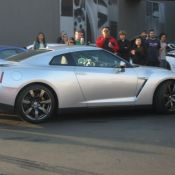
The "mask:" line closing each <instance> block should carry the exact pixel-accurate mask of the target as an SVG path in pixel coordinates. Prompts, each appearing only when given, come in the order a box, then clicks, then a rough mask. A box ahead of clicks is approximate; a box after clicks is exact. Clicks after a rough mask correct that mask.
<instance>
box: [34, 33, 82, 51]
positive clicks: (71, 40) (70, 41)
mask: <svg viewBox="0 0 175 175" xmlns="http://www.w3.org/2000/svg"><path fill="white" fill-rule="evenodd" d="M57 43H59V44H66V45H69V46H72V45H84V44H85V40H84V32H83V31H82V30H79V31H76V32H75V36H74V37H68V35H67V34H66V33H65V32H61V34H60V36H59V37H58V38H57ZM45 48H47V42H46V37H45V34H44V33H42V32H40V33H38V35H37V37H36V40H35V41H34V46H33V49H34V50H37V49H45Z"/></svg>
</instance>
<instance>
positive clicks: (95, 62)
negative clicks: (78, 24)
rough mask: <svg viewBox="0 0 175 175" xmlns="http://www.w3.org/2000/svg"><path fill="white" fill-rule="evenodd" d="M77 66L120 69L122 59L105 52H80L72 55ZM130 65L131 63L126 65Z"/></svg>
mask: <svg viewBox="0 0 175 175" xmlns="http://www.w3.org/2000/svg"><path fill="white" fill-rule="evenodd" d="M72 56H73V58H74V61H75V64H76V65H77V66H84V67H104V68H113V67H120V64H121V62H124V63H125V61H123V60H122V59H121V58H119V57H117V56H115V55H113V54H110V53H108V52H106V51H104V50H92V51H80V52H74V53H72ZM126 64H129V63H126Z"/></svg>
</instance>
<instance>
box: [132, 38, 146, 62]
mask: <svg viewBox="0 0 175 175" xmlns="http://www.w3.org/2000/svg"><path fill="white" fill-rule="evenodd" d="M131 57H132V62H133V63H134V64H139V65H145V64H146V50H145V47H144V46H143V43H142V39H141V38H140V37H138V38H136V39H135V44H134V46H133V48H132V50H131Z"/></svg>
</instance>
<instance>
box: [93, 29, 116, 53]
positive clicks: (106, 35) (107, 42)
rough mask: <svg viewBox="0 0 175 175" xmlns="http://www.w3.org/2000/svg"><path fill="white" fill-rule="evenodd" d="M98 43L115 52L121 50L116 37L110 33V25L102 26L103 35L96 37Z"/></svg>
mask: <svg viewBox="0 0 175 175" xmlns="http://www.w3.org/2000/svg"><path fill="white" fill-rule="evenodd" d="M96 45H97V47H100V48H103V49H105V50H108V51H110V52H113V53H118V51H119V45H118V43H117V41H116V39H115V38H114V37H112V36H111V35H110V29H109V27H103V28H102V30H101V35H100V36H99V37H98V38H97V39H96Z"/></svg>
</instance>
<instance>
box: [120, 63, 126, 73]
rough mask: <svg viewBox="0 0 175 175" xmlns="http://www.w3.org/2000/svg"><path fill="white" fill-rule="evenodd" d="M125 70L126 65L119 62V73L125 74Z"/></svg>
mask: <svg viewBox="0 0 175 175" xmlns="http://www.w3.org/2000/svg"><path fill="white" fill-rule="evenodd" d="M125 68H126V63H125V62H123V61H121V62H120V71H121V72H125Z"/></svg>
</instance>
